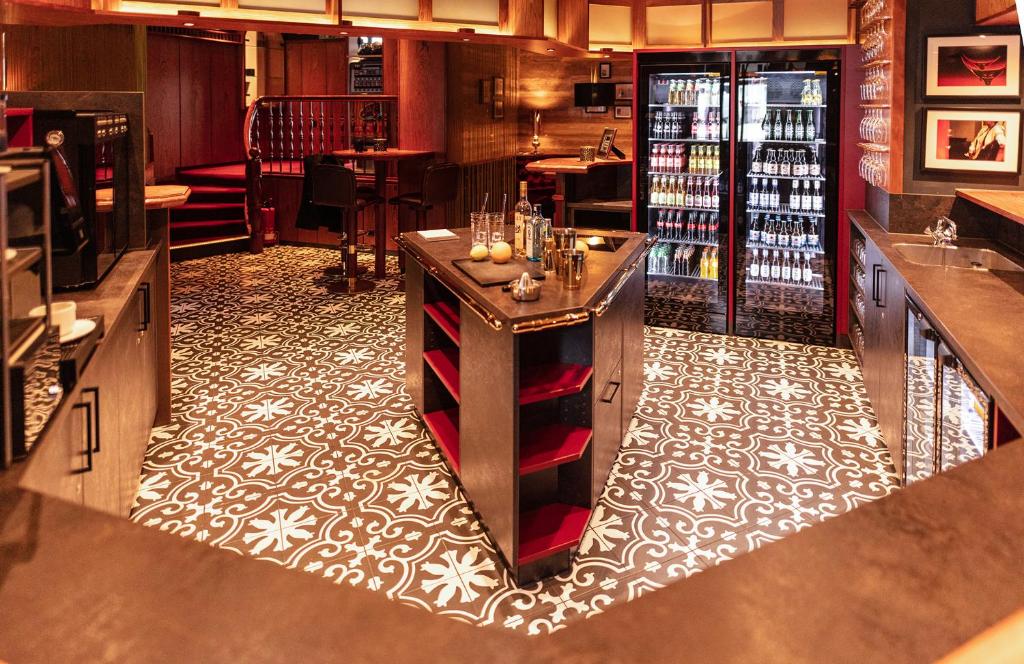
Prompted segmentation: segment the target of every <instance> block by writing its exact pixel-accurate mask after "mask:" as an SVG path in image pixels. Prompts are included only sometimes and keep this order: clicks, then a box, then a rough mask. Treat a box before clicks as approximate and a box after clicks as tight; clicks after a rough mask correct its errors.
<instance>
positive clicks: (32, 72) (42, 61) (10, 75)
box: [4, 25, 146, 92]
mask: <svg viewBox="0 0 1024 664" xmlns="http://www.w3.org/2000/svg"><path fill="white" fill-rule="evenodd" d="M4 30H5V31H6V32H7V86H8V88H9V89H11V90H26V91H35V90H95V91H107V92H110V91H139V90H143V89H144V87H145V81H146V28H145V27H143V26H131V25H94V26H80V27H74V28H56V27H39V26H23V25H7V26H5V27H4Z"/></svg>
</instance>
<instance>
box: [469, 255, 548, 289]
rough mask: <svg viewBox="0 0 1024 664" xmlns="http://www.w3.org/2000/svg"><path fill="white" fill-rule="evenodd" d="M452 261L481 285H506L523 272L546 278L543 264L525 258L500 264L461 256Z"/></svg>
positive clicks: (535, 277)
mask: <svg viewBox="0 0 1024 664" xmlns="http://www.w3.org/2000/svg"><path fill="white" fill-rule="evenodd" d="M452 263H453V264H454V265H455V267H457V268H459V269H460V270H462V271H463V272H465V273H466V274H467V275H468V276H469V278H470V279H472V280H473V281H475V282H476V283H478V284H480V285H481V286H499V285H500V286H504V285H505V284H507V283H508V282H510V281H512V280H513V279H518V278H519V277H521V276H522V275H523V272H529V274H530V276H531V277H532V278H534V279H543V278H544V269H543V268H542V267H541V264H540V263H534V262H531V261H528V260H525V259H516V260H511V261H509V262H507V263H500V264H499V263H494V262H492V261H475V260H473V259H472V258H460V259H458V260H454V261H452Z"/></svg>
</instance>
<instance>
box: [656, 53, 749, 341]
mask: <svg viewBox="0 0 1024 664" xmlns="http://www.w3.org/2000/svg"><path fill="white" fill-rule="evenodd" d="M693 57H694V59H700V58H707V57H709V54H695V55H694V56H693ZM686 58H687V56H685V55H681V54H657V55H650V56H644V58H642V59H641V61H640V78H639V81H638V83H639V86H638V87H639V88H640V92H639V94H640V99H639V100H638V102H639V108H640V115H641V117H640V118H638V122H637V127H638V130H637V131H638V133H639V140H638V146H639V150H638V159H637V160H636V168H637V178H638V180H637V181H638V186H637V202H636V205H637V215H636V218H637V230H639V231H642V232H648V233H651V234H652V235H657V236H658V243H657V244H656V245H655V247H654V248H653V249H652V250H651V253H650V255H649V258H648V263H647V274H648V282H647V286H648V289H647V294H648V297H647V322H648V323H649V324H651V325H658V326H665V327H675V328H682V329H688V330H695V331H702V332H717V333H725V332H726V331H727V314H728V295H729V285H728V281H729V280H728V265H729V260H728V256H729V223H728V219H729V217H728V214H729V213H728V211H729V162H730V156H729V106H730V101H729V96H730V80H729V78H730V77H729V74H730V71H731V66H730V63H729V62H721V61H718V62H714V61H709V62H687V61H686ZM718 58H719V60H720V59H721V55H720V54H719V56H718Z"/></svg>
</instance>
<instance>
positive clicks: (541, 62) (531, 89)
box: [517, 51, 633, 154]
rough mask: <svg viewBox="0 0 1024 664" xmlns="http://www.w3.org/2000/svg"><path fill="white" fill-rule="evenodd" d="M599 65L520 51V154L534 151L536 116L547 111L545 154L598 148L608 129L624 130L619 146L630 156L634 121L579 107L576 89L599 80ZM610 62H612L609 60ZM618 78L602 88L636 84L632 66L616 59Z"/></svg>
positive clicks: (543, 129)
mask: <svg viewBox="0 0 1024 664" xmlns="http://www.w3.org/2000/svg"><path fill="white" fill-rule="evenodd" d="M598 62H601V61H599V60H582V59H578V58H559V57H552V56H544V55H538V54H536V53H530V52H528V51H520V52H519V134H518V142H517V144H518V150H519V151H520V152H528V151H530V150H532V147H531V146H530V140H531V139H532V138H533V111H534V109H540V110H541V134H540V139H541V148H540V149H541V152H544V153H568V154H576V153H578V152H579V148H580V146H581V145H596V144H597V142H598V140H599V139H600V138H601V132H602V131H603V130H604V128H605V127H615V128H617V129H618V130H619V133H618V137H617V138H616V140H615V144H616V146H618V147H619V149H621V150H622V151H623V152H626V153H627V154H629V153H630V152H631V149H632V143H633V120H632V119H629V120H616V119H615V113H614V109H613V108H612V107H609V108H608V112H607V113H587V112H585V111H584V109H582V108H578V107H576V106H573V86H574V85H575V84H576V83H590V82H591V80H598V79H597V73H596V70H597V67H598ZM604 62H607V61H604ZM611 65H612V77H611V78H609V79H600V82H602V83H631V82H632V81H633V70H632V62H631V61H629V60H614V61H612V62H611Z"/></svg>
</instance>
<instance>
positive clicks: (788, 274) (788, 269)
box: [782, 251, 793, 281]
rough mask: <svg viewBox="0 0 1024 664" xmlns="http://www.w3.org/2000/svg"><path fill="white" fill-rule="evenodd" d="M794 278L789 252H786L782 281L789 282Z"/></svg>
mask: <svg viewBox="0 0 1024 664" xmlns="http://www.w3.org/2000/svg"><path fill="white" fill-rule="evenodd" d="M792 276H793V269H792V268H791V267H790V265H789V252H788V251H787V252H785V254H784V255H783V258H782V280H783V281H789V279H790V277H792Z"/></svg>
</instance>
